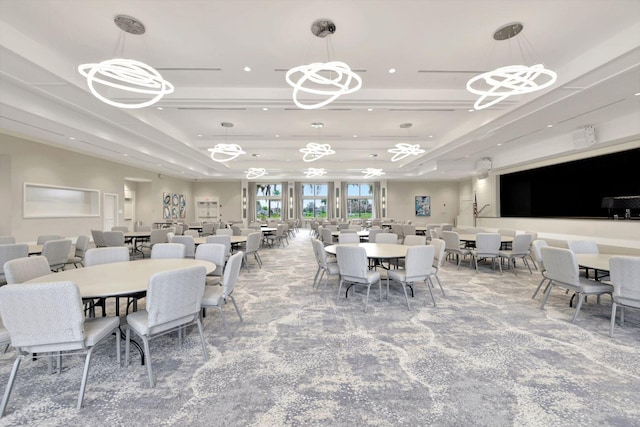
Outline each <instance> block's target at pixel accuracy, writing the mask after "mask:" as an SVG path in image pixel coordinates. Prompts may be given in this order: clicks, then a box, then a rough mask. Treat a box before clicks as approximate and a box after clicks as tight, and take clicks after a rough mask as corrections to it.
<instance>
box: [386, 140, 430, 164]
mask: <svg viewBox="0 0 640 427" xmlns="http://www.w3.org/2000/svg"><path fill="white" fill-rule="evenodd" d="M387 151H388V152H389V153H392V154H393V157H392V158H391V161H392V162H397V161H398V160H402V159H404V158H405V157H408V156H419V155H420V154H424V153H425V150H423V149H421V148H420V144H406V143H404V142H401V143H398V144H396V148H389V149H388V150H387Z"/></svg>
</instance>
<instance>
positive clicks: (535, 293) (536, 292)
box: [531, 277, 549, 299]
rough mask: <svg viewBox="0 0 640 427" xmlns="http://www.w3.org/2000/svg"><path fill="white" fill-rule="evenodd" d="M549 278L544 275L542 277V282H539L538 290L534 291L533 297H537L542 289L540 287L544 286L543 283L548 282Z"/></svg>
mask: <svg viewBox="0 0 640 427" xmlns="http://www.w3.org/2000/svg"><path fill="white" fill-rule="evenodd" d="M547 280H549V279H547V278H546V277H543V278H542V280H541V281H540V283H539V284H538V287H537V288H536V290H535V291H534V292H533V295H531V299H535V297H536V295H538V292H539V291H540V288H541V287H542V284H543V283H544V282H546V281H547ZM546 289H547V288H545V291H546Z"/></svg>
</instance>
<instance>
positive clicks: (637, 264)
mask: <svg viewBox="0 0 640 427" xmlns="http://www.w3.org/2000/svg"><path fill="white" fill-rule="evenodd" d="M609 274H610V278H611V280H610V281H611V284H612V285H613V295H614V296H615V297H617V299H619V302H621V303H623V304H626V305H631V306H634V307H640V258H638V257H630V256H615V257H611V259H610V260H609Z"/></svg>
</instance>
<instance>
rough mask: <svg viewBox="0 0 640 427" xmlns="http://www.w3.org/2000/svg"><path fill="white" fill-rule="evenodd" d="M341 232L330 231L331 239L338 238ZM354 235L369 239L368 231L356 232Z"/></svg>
mask: <svg viewBox="0 0 640 427" xmlns="http://www.w3.org/2000/svg"><path fill="white" fill-rule="evenodd" d="M340 233H341V231H332V232H331V235H332V236H333V237H338V236H339V235H340ZM355 234H357V235H358V236H360V237H369V230H360V231H356V232H355Z"/></svg>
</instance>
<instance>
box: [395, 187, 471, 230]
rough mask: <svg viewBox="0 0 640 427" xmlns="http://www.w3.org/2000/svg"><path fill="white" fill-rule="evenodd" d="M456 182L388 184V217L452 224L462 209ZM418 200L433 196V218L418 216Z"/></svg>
mask: <svg viewBox="0 0 640 427" xmlns="http://www.w3.org/2000/svg"><path fill="white" fill-rule="evenodd" d="M458 192H459V190H458V183H457V182H422V181H407V182H399V181H387V217H388V218H393V219H394V220H412V221H414V222H415V221H420V222H426V223H429V224H430V223H436V224H440V223H448V224H453V222H454V220H455V218H456V217H457V216H458V212H459V209H460V205H459V195H458ZM415 196H431V216H430V217H423V216H416V215H415Z"/></svg>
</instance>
